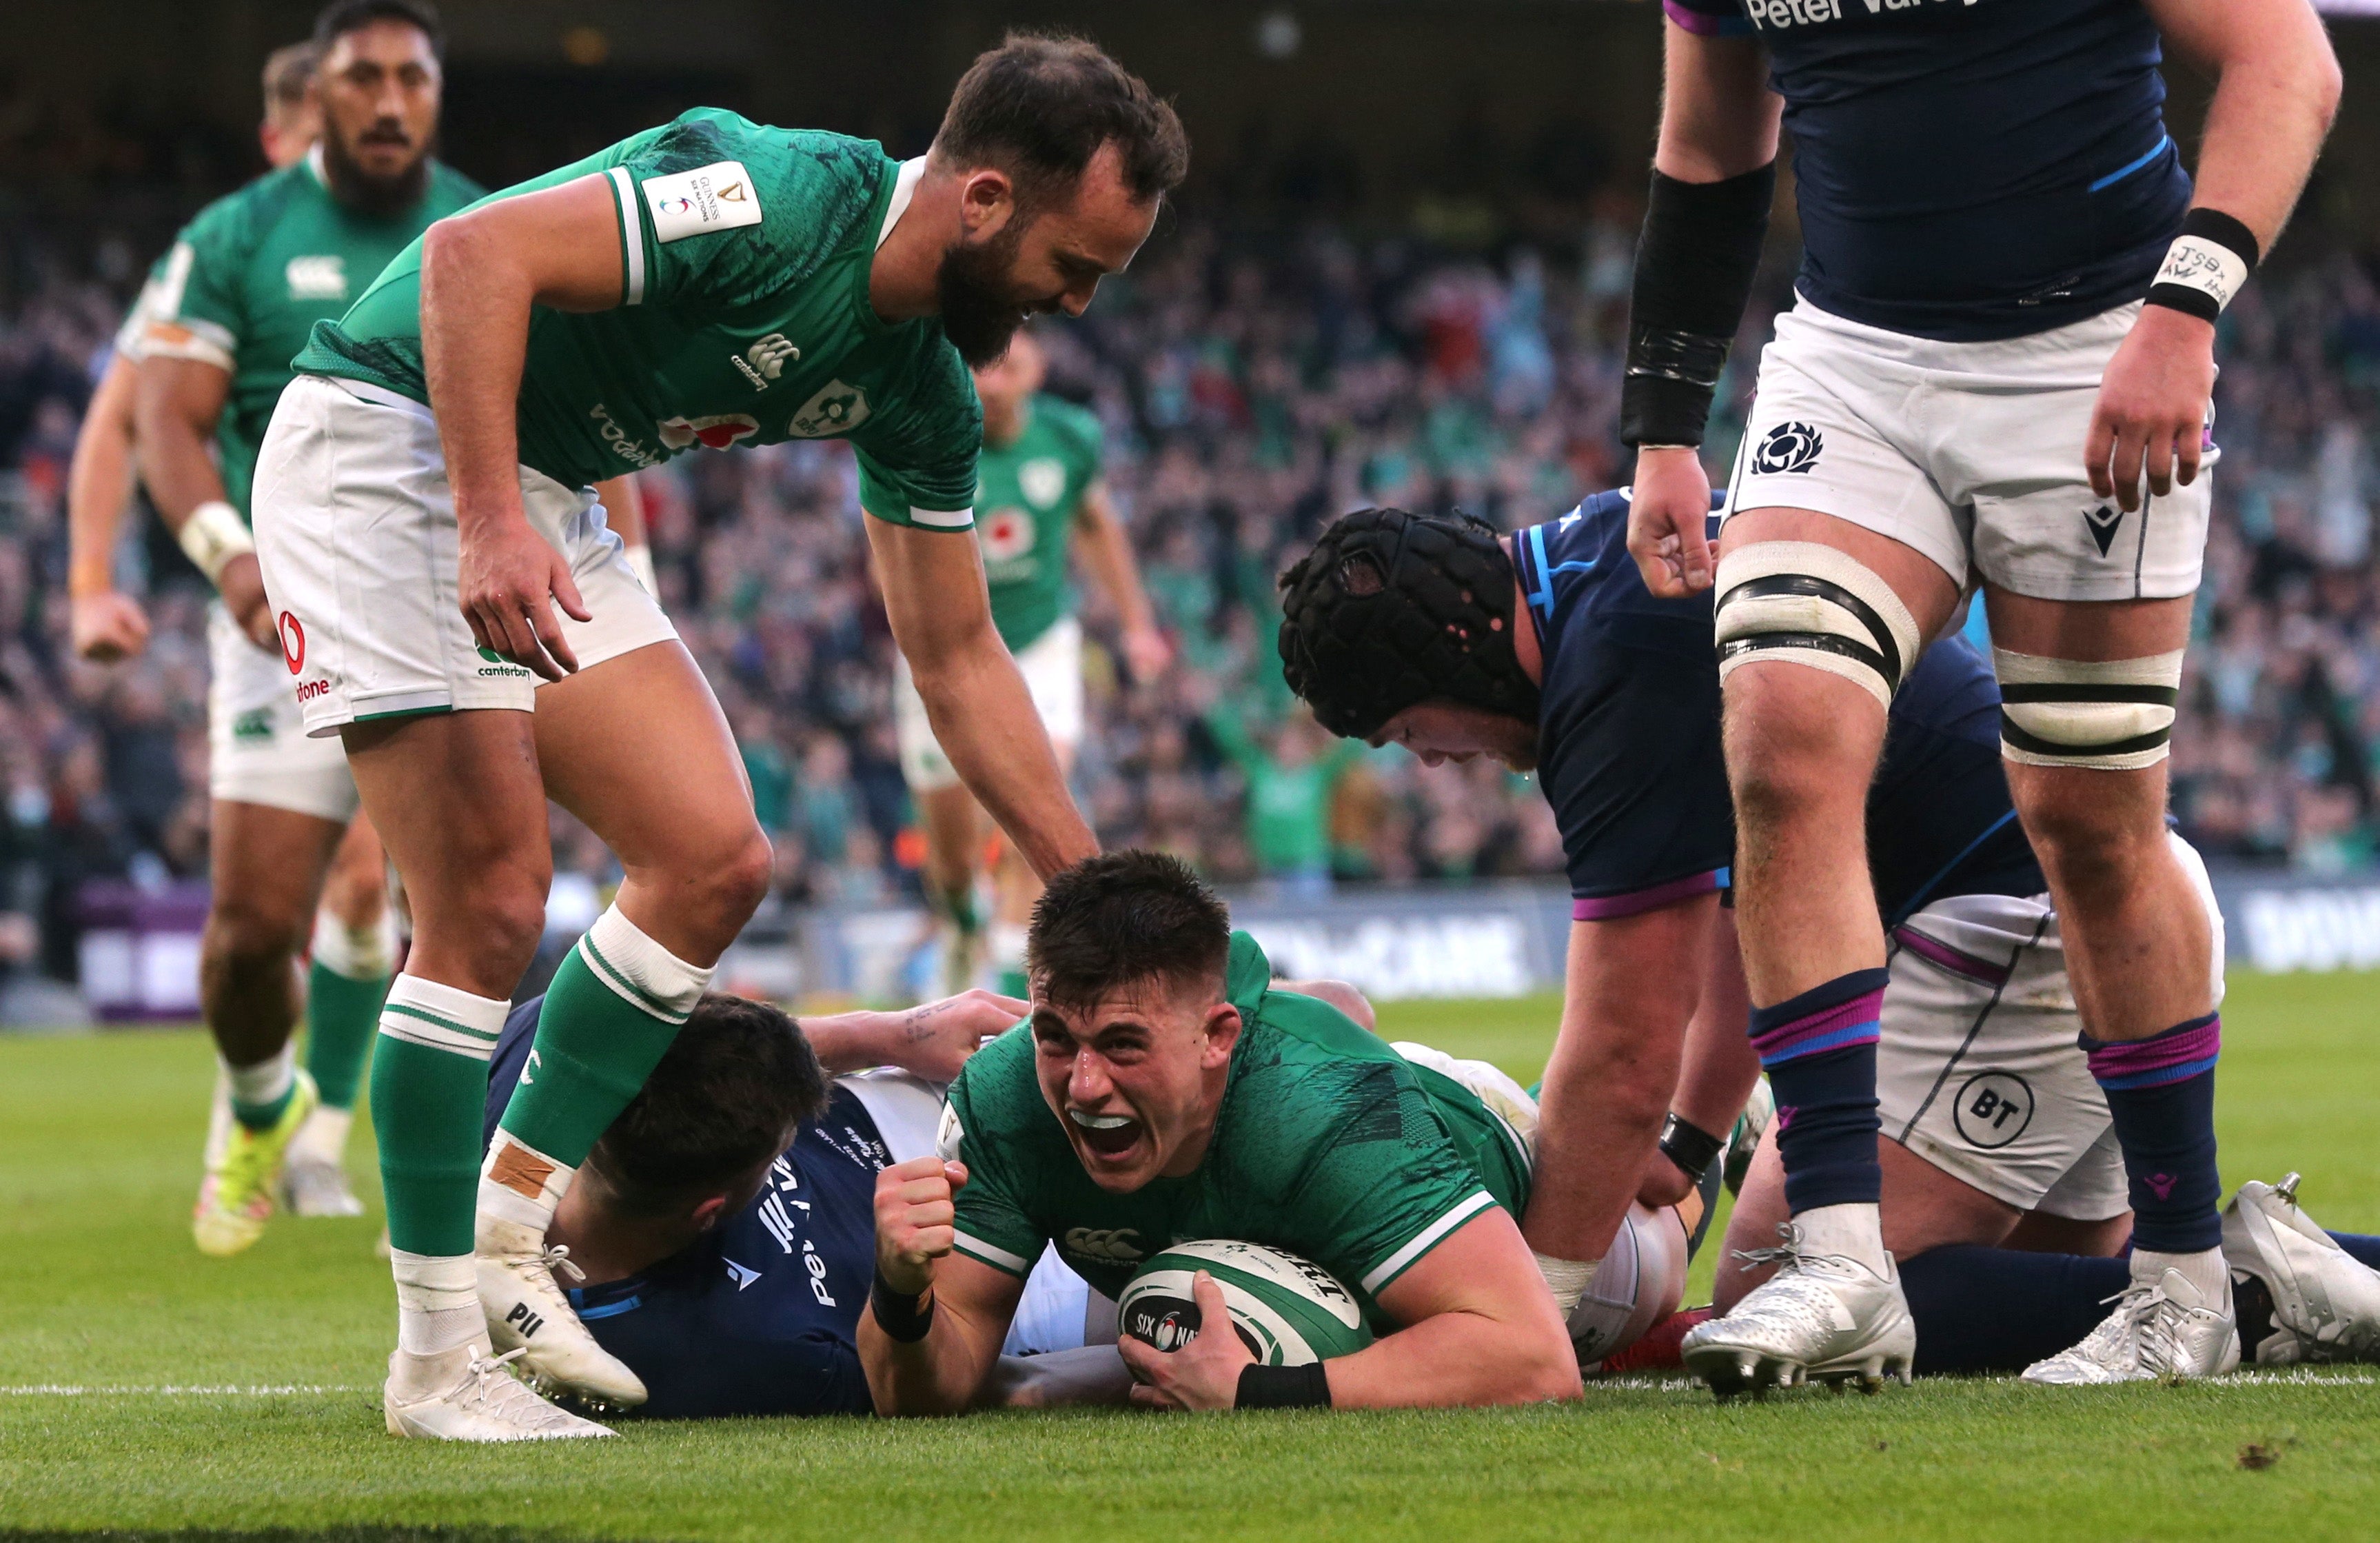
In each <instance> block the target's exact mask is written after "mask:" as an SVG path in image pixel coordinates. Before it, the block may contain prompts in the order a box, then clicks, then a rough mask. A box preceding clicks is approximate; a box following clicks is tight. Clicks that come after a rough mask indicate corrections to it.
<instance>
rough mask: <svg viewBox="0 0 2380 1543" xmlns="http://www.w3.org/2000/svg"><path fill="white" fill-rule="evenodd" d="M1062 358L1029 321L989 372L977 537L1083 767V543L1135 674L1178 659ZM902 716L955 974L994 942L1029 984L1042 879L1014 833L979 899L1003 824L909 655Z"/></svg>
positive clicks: (933, 891)
mask: <svg viewBox="0 0 2380 1543" xmlns="http://www.w3.org/2000/svg"><path fill="white" fill-rule="evenodd" d="M1047 373H1048V361H1047V359H1046V358H1044V356H1043V354H1042V352H1041V346H1040V345H1039V344H1038V343H1037V342H1035V341H1034V338H1033V334H1032V333H1031V332H1029V331H1025V332H1019V333H1018V334H1016V338H1015V341H1014V342H1013V343H1011V344H1010V345H1009V348H1008V352H1007V354H1006V355H1005V356H1004V357H1002V358H999V359H996V360H994V361H993V362H991V363H990V364H987V365H983V366H981V367H980V368H978V369H977V371H976V372H975V390H976V395H977V397H978V398H980V399H981V401H982V403H983V455H982V456H981V457H980V458H979V459H978V460H977V462H976V505H977V508H979V509H980V510H981V511H982V513H981V514H980V515H979V516H977V519H976V525H975V529H976V539H977V541H978V542H979V543H980V544H981V545H982V547H983V577H984V581H985V583H986V584H987V585H988V586H989V587H990V591H991V622H992V626H996V627H998V628H999V629H1000V639H1001V641H1002V642H1003V643H1005V644H1007V645H1008V651H1009V652H1010V653H1011V654H1012V655H1014V657H1015V660H1016V668H1017V669H1018V671H1019V672H1021V673H1022V674H1024V676H1025V685H1026V689H1027V690H1029V691H1030V692H1031V693H1032V695H1033V707H1034V710H1035V711H1038V713H1040V715H1041V726H1042V727H1043V728H1044V729H1047V730H1048V731H1049V734H1050V748H1051V749H1053V750H1055V751H1056V752H1057V754H1058V770H1059V771H1060V772H1071V771H1072V770H1073V763H1074V757H1075V746H1077V745H1078V744H1080V743H1081V742H1082V737H1083V629H1082V626H1081V625H1080V624H1079V623H1078V622H1077V621H1076V620H1075V596H1074V589H1073V586H1072V585H1070V584H1069V583H1068V582H1067V581H1066V566H1067V565H1066V559H1067V555H1068V553H1069V550H1070V549H1071V550H1072V551H1073V552H1075V553H1080V554H1081V556H1082V559H1083V565H1084V566H1085V567H1086V568H1087V569H1089V570H1090V573H1091V577H1093V578H1094V579H1095V580H1097V581H1098V583H1099V587H1100V589H1104V590H1105V591H1106V592H1107V596H1108V600H1109V602H1110V603H1111V604H1112V605H1113V606H1114V607H1115V611H1116V619H1117V621H1118V622H1119V623H1120V624H1121V625H1122V629H1123V638H1122V641H1123V653H1124V661H1125V662H1126V663H1127V664H1128V665H1130V667H1131V669H1132V673H1133V676H1134V678H1135V679H1137V680H1151V679H1154V678H1155V677H1156V676H1157V675H1158V674H1160V673H1161V672H1162V671H1163V670H1164V668H1165V665H1166V662H1167V660H1168V659H1169V658H1171V657H1172V650H1170V649H1169V648H1168V647H1167V646H1166V642H1165V635H1164V634H1163V633H1161V632H1160V631H1159V630H1158V626H1157V618H1156V615H1155V614H1154V613H1153V612H1152V611H1151V610H1150V609H1149V604H1148V596H1147V593H1146V592H1145V591H1144V590H1143V589H1141V587H1140V570H1139V568H1138V566H1137V565H1135V563H1134V561H1133V555H1132V538H1131V537H1130V536H1129V535H1128V534H1127V533H1126V532H1125V530H1124V528H1123V521H1122V520H1121V519H1120V518H1118V517H1117V515H1116V510H1115V504H1114V503H1113V502H1112V501H1111V499H1110V498H1109V496H1108V490H1107V485H1106V484H1105V483H1104V482H1102V481H1101V480H1099V453H1100V440H1101V438H1102V431H1101V430H1100V428H1099V419H1097V418H1095V417H1093V416H1092V415H1091V414H1090V413H1088V412H1087V411H1085V410H1084V409H1083V408H1081V407H1076V406H1075V405H1074V404H1073V403H1072V402H1069V401H1066V400H1065V399H1064V398H1062V397H1058V396H1050V395H1042V392H1041V382H1042V379H1043V377H1044V376H1045V375H1046V374H1047ZM892 720H893V725H894V728H895V730H896V731H897V733H898V735H899V738H900V745H901V774H902V776H903V777H904V778H905V780H906V781H907V782H908V784H909V792H910V794H911V796H914V797H915V798H916V799H917V813H918V817H919V823H921V824H922V825H923V826H924V827H925V832H926V874H925V879H926V894H927V898H928V899H929V900H930V901H931V902H932V903H933V905H934V908H935V909H936V910H937V911H939V912H940V913H941V916H942V917H943V919H944V921H945V922H946V923H947V924H948V926H949V929H950V930H951V931H952V933H953V934H954V935H953V938H952V940H951V948H950V956H949V968H948V969H947V971H946V972H945V973H946V976H947V983H948V985H949V988H950V990H954V991H962V990H966V988H967V987H969V986H970V985H973V984H974V975H975V970H976V965H977V954H978V953H980V952H982V950H981V948H980V947H979V945H980V944H982V943H984V942H989V944H990V950H989V952H990V962H991V966H992V968H993V969H994V970H996V971H998V972H999V975H998V978H997V979H995V980H994V981H993V982H992V984H993V986H994V988H995V989H996V990H1001V991H1004V992H1006V993H1008V994H1009V995H1011V996H1023V995H1024V994H1025V983H1024V982H1025V927H1026V922H1027V921H1028V920H1030V919H1031V917H1032V915H1033V902H1034V901H1035V899H1037V898H1038V896H1039V895H1040V893H1041V881H1040V879H1039V878H1038V876H1037V875H1036V874H1035V873H1034V871H1033V869H1032V866H1031V865H1030V864H1028V863H1026V861H1025V859H1024V857H1023V856H1022V854H1020V853H1019V852H1018V851H1017V850H1016V848H1015V846H1014V844H1008V843H1003V844H1002V847H1001V855H1000V862H999V868H998V871H997V875H996V893H995V898H994V902H993V913H992V919H991V925H990V928H989V929H985V928H984V927H983V926H982V924H981V920H980V916H979V913H978V911H977V903H976V864H977V858H978V857H981V856H982V854H983V850H984V846H985V842H986V838H987V837H988V836H989V835H990V831H989V829H988V822H987V821H986V820H985V819H984V814H983V808H982V806H981V805H979V804H977V802H976V801H975V796H974V795H973V794H971V793H969V792H967V790H966V788H965V785H964V784H961V783H960V781H959V777H958V773H957V772H954V771H953V770H952V768H951V762H950V758H949V757H948V756H945V755H944V754H942V747H941V746H940V745H939V744H937V743H935V740H934V727H933V724H932V723H929V721H928V720H927V716H926V703H925V700H924V699H922V698H920V697H919V696H918V695H917V686H916V685H915V683H914V682H912V681H911V680H910V678H909V672H908V670H907V669H906V668H905V667H899V666H896V667H895V674H894V678H893V682H892Z"/></svg>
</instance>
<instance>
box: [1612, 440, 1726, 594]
mask: <svg viewBox="0 0 2380 1543" xmlns="http://www.w3.org/2000/svg"><path fill="white" fill-rule="evenodd" d="M1709 522H1710V479H1709V478H1708V477H1707V476H1706V475H1705V473H1704V471H1703V462H1702V456H1701V455H1700V454H1699V453H1697V452H1696V451H1695V450H1694V449H1693V448H1692V447H1691V446H1673V445H1646V446H1645V448H1644V449H1643V450H1641V451H1639V452H1638V453H1637V456H1636V484H1635V486H1634V488H1633V489H1632V490H1631V492H1630V496H1629V500H1628V555H1630V556H1631V557H1633V558H1635V559H1636V570H1637V572H1639V573H1641V574H1643V575H1644V576H1645V588H1646V589H1650V590H1652V591H1653V593H1655V594H1657V595H1658V596H1660V597H1661V598H1663V599H1664V600H1676V599H1679V598H1681V597H1682V596H1686V595H1693V594H1700V593H1701V592H1702V591H1703V590H1705V589H1709V588H1710V586H1711V555H1710V539H1709V537H1708V535H1707V534H1706V528H1707V526H1708V525H1709Z"/></svg>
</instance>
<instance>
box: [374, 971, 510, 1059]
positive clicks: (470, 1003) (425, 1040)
mask: <svg viewBox="0 0 2380 1543" xmlns="http://www.w3.org/2000/svg"><path fill="white" fill-rule="evenodd" d="M511 1011H512V1003H510V1002H505V1001H503V1000H502V999H500V998H496V997H480V996H473V995H472V994H471V993H470V992H468V991H466V990H460V989H458V988H456V987H454V986H443V985H441V984H439V983H438V982H437V981H435V980H424V979H423V978H421V977H419V976H418V975H400V976H398V977H397V978H396V979H395V981H393V982H392V983H391V984H390V986H389V989H388V1002H387V1003H386V1004H385V1005H384V1006H383V1007H382V1008H381V1010H380V1031H381V1032H382V1033H383V1034H385V1035H387V1036H388V1037H389V1038H390V1039H403V1040H405V1041H407V1043H409V1044H416V1045H424V1046H427V1047H429V1048H430V1049H431V1050H436V1051H450V1052H452V1053H454V1054H456V1055H468V1056H470V1057H471V1058H472V1059H474V1060H477V1061H485V1060H487V1059H488V1058H489V1057H490V1056H492V1055H493V1054H494V1053H495V1050H496V1039H497V1037H498V1036H499V1035H501V1034H503V1033H504V1014H507V1013H509V1012H511Z"/></svg>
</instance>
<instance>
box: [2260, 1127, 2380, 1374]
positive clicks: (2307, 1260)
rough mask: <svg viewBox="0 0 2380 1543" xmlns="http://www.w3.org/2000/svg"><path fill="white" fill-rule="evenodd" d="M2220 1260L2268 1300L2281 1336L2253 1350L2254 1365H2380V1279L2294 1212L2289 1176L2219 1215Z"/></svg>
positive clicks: (2294, 1190) (2294, 1189)
mask: <svg viewBox="0 0 2380 1543" xmlns="http://www.w3.org/2000/svg"><path fill="white" fill-rule="evenodd" d="M2223 1257H2224V1260H2225V1262H2226V1263H2228V1265H2230V1267H2231V1268H2232V1269H2233V1270H2237V1271H2239V1272H2240V1273H2241V1274H2246V1275H2253V1276H2254V1277H2255V1278H2256V1279H2257V1280H2259V1281H2261V1282H2264V1283H2265V1290H2266V1291H2268V1292H2270V1293H2271V1294H2272V1298H2273V1323H2274V1326H2275V1327H2276V1328H2277V1329H2280V1330H2284V1332H2282V1333H2278V1334H2275V1335H2273V1336H2271V1337H2270V1338H2268V1339H2267V1340H2265V1343H2263V1344H2261V1345H2257V1346H2255V1347H2253V1354H2254V1356H2255V1359H2256V1360H2257V1362H2258V1363H2259V1364H2262V1365H2265V1366H2285V1365H2289V1364H2290V1363H2292V1362H2297V1361H2370V1360H2374V1359H2380V1273H2375V1272H2374V1270H2371V1269H2369V1268H2368V1267H2366V1266H2365V1265H2364V1264H2362V1262H2361V1261H2359V1260H2358V1259H2356V1258H2355V1257H2354V1256H2352V1255H2350V1254H2349V1253H2348V1251H2347V1250H2346V1249H2344V1248H2341V1247H2340V1246H2339V1245H2338V1244H2337V1243H2335V1242H2333V1241H2332V1240H2331V1236H2330V1234H2329V1233H2325V1232H2324V1231H2323V1230H2322V1229H2321V1228H2320V1227H2318V1226H2316V1225H2315V1224H2314V1221H2313V1218H2312V1217H2310V1216H2308V1215H2306V1213H2305V1212H2304V1210H2302V1209H2300V1207H2299V1205H2298V1176H2297V1175H2296V1174H2295V1173H2291V1174H2290V1175H2289V1177H2287V1178H2285V1179H2283V1180H2282V1181H2281V1182H2280V1183H2279V1184H2277V1185H2268V1184H2259V1183H2257V1182H2256V1181H2255V1180H2253V1179H2251V1180H2249V1181H2248V1182H2247V1183H2246V1184H2243V1185H2240V1193H2239V1194H2238V1195H2236V1196H2234V1197H2232V1199H2231V1204H2230V1205H2229V1206H2228V1208H2226V1209H2225V1210H2224V1212H2223ZM2241 1349H2242V1352H2243V1354H2244V1353H2246V1352H2247V1351H2248V1349H2249V1347H2246V1346H2242V1347H2241Z"/></svg>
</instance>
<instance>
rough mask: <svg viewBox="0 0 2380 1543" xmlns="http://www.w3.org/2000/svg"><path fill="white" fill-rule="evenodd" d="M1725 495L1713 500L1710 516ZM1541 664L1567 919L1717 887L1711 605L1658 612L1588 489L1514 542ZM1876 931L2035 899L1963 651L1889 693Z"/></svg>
mask: <svg viewBox="0 0 2380 1543" xmlns="http://www.w3.org/2000/svg"><path fill="white" fill-rule="evenodd" d="M1722 497H1723V495H1722V494H1719V493H1716V492H1715V493H1713V494H1712V496H1711V503H1712V505H1713V508H1714V509H1717V508H1718V505H1719V504H1720V502H1721V499H1722ZM1512 550H1513V554H1514V556H1515V558H1516V560H1517V563H1518V566H1519V570H1520V580H1521V590H1522V594H1523V596H1524V598H1525V600H1526V601H1527V602H1528V611H1529V615H1530V620H1531V622H1532V624H1533V625H1534V626H1536V630H1537V641H1538V644H1539V646H1540V647H1541V649H1542V650H1543V651H1544V654H1545V678H1544V681H1543V684H1542V686H1541V687H1540V692H1539V699H1540V705H1539V708H1538V715H1537V784H1538V786H1539V787H1540V788H1541V789H1542V790H1543V791H1544V793H1545V796H1546V800H1547V802H1548V803H1549V804H1551V805H1552V806H1553V810H1554V821H1555V823H1556V825H1557V826H1559V827H1560V831H1561V836H1562V852H1563V856H1564V857H1565V858H1566V859H1567V860H1568V864H1569V869H1570V882H1571V895H1572V901H1571V915H1572V917H1573V918H1575V919H1577V920H1580V921H1597V920H1605V919H1609V918H1611V917H1625V916H1633V915H1635V914H1637V913H1638V912H1641V911H1648V910H1651V909H1653V908H1654V907H1656V906H1659V905H1670V904H1671V903H1672V902H1675V901H1678V900H1682V899H1685V898H1687V897H1689V896H1692V895H1696V894H1706V893H1711V892H1712V891H1714V890H1721V889H1725V888H1727V887H1728V883H1729V864H1730V862H1731V861H1732V860H1733V854H1734V850H1735V816H1734V809H1733V807H1732V806H1731V804H1730V801H1729V797H1728V787H1727V766H1726V761H1725V758H1724V755H1723V754H1722V751H1721V748H1720V744H1719V684H1718V654H1717V652H1716V650H1714V648H1713V646H1712V641H1711V604H1712V600H1711V597H1710V596H1709V595H1707V594H1706V595H1699V596H1693V597H1689V598H1687V599H1683V600H1661V599H1658V598H1656V597H1655V596H1654V594H1653V593H1652V591H1650V590H1648V589H1645V581H1644V578H1643V577H1642V576H1641V575H1639V574H1638V572H1637V571H1636V564H1635V560H1634V559H1633V558H1632V557H1630V556H1629V555H1628V492H1627V490H1625V489H1621V490H1619V491H1617V492H1600V493H1597V494H1596V495H1595V496H1594V497H1592V498H1589V499H1587V500H1586V501H1585V502H1584V503H1582V504H1580V505H1579V506H1578V507H1577V508H1576V509H1573V510H1572V511H1571V512H1570V513H1569V514H1567V515H1564V516H1561V517H1560V519H1557V520H1550V521H1548V522H1547V523H1546V524H1544V525H1536V526H1531V527H1529V528H1527V529H1524V530H1522V531H1520V532H1518V533H1517V534H1516V535H1515V536H1514V537H1513V538H1512ZM1867 842H1868V864H1869V868H1870V870H1871V873H1872V875H1873V877H1874V879H1875V881H1876V904H1877V906H1878V908H1879V909H1880V910H1881V911H1882V912H1883V915H1884V917H1885V921H1886V925H1887V926H1888V927H1890V926H1898V925H1899V924H1900V922H1901V921H1902V920H1904V919H1906V918H1907V917H1909V916H1910V915H1911V914H1912V913H1913V912H1915V911H1916V910H1918V909H1920V908H1921V907H1923V906H1925V905H1929V904H1931V903H1932V902H1934V901H1936V900H1939V899H1941V898H1942V897H1944V896H1945V895H1950V894H2038V893H2041V892H2042V891H2043V890H2044V889H2046V887H2047V886H2046V884H2045V883H2044V881H2043V880H2042V877H2041V869H2040V867H2039V865H2037V864H2036V863H2035V862H2034V857H2033V849H2032V847H2031V845H2030V844H2027V842H2026V841H2025V839H2024V832H2023V831H2022V828H2021V827H2020V826H2019V825H2018V824H2017V820H2016V811H2015V808H2014V806H2013V805H2011V804H2010V801H2009V793H2008V778H2007V774H2006V773H2005V772H2003V771H2002V769H2001V766H2000V747H1999V687H1998V685H1997V684H1996V683H1995V682H1994V681H1993V679H1992V673H1991V666H1990V665H1989V664H1988V663H1987V662H1985V659H1984V657H1983V655H1982V654H1980V653H1979V652H1977V651H1976V650H1975V648H1974V646H1973V644H1971V643H1969V642H1967V641H1966V640H1965V639H1964V638H1946V639H1944V640H1943V641H1941V642H1938V643H1936V644H1935V645H1934V646H1933V647H1931V648H1929V649H1927V650H1925V653H1924V655H1922V656H1921V657H1920V658H1919V660H1918V662H1917V666H1916V668H1915V669H1913V670H1912V671H1911V672H1910V674H1909V676H1908V678H1907V679H1906V680H1905V681H1903V682H1902V684H1901V688H1900V694H1899V696H1897V697H1896V698H1895V699H1894V700H1893V704H1892V713H1891V717H1890V719H1889V721H1888V727H1887V729H1886V734H1885V747H1884V756H1883V759H1882V762H1881V764H1880V765H1879V766H1878V768H1877V771H1876V784H1875V786H1874V787H1873V788H1872V789H1871V790H1870V792H1869V796H1868V819H1867Z"/></svg>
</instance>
